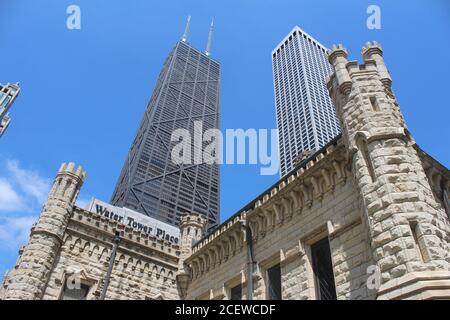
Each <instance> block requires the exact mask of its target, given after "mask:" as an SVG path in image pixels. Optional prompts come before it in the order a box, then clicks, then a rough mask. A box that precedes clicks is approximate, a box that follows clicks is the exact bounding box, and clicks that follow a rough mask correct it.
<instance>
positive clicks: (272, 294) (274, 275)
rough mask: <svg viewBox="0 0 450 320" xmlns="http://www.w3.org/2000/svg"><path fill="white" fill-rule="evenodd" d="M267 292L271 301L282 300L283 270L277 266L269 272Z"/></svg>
mask: <svg viewBox="0 0 450 320" xmlns="http://www.w3.org/2000/svg"><path fill="white" fill-rule="evenodd" d="M267 282H268V283H267V284H268V286H267V291H268V293H269V294H268V298H269V299H270V300H282V297H281V268H280V265H279V264H277V265H276V266H273V267H272V268H270V269H268V270H267Z"/></svg>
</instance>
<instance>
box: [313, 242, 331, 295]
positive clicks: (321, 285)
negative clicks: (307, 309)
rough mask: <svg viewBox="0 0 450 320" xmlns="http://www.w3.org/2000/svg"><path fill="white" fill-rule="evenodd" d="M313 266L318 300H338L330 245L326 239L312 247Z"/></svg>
mask: <svg viewBox="0 0 450 320" xmlns="http://www.w3.org/2000/svg"><path fill="white" fill-rule="evenodd" d="M311 256H312V265H313V271H314V278H315V284H316V294H317V299H318V300H336V287H335V284H334V274H333V264H332V262H331V251H330V243H329V242H328V238H324V239H322V240H320V241H318V242H316V243H315V244H313V245H312V246H311Z"/></svg>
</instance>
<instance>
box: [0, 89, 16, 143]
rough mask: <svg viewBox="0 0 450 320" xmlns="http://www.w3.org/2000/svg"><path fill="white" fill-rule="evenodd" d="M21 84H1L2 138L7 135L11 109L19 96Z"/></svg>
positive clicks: (0, 128) (0, 119)
mask: <svg viewBox="0 0 450 320" xmlns="http://www.w3.org/2000/svg"><path fill="white" fill-rule="evenodd" d="M19 92H20V88H19V84H18V83H16V84H9V83H8V84H6V85H2V84H0V137H1V136H2V135H3V134H4V133H5V131H6V129H7V128H8V126H9V123H10V122H11V117H10V116H9V113H8V111H9V108H11V105H12V104H13V102H14V100H15V99H16V97H17V96H18V95H19Z"/></svg>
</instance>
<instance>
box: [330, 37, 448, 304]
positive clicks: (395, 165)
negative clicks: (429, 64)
mask: <svg viewBox="0 0 450 320" xmlns="http://www.w3.org/2000/svg"><path fill="white" fill-rule="evenodd" d="M362 55H363V58H364V64H362V65H359V64H358V62H356V61H350V62H349V61H348V60H347V51H346V50H345V48H343V47H342V46H333V49H332V51H331V52H330V53H329V57H328V58H329V61H330V63H331V64H332V65H333V66H334V69H335V72H334V73H333V74H332V75H331V76H330V77H329V79H328V82H327V86H328V90H329V92H330V96H331V97H332V100H333V102H334V105H335V107H336V111H337V114H338V117H339V119H340V122H341V126H342V136H343V140H344V143H345V145H346V149H347V158H348V162H349V165H350V166H351V168H352V171H353V173H354V177H355V181H356V184H357V187H358V189H359V193H360V196H361V198H362V202H363V208H365V209H364V210H363V211H364V212H363V219H364V220H365V224H366V225H367V226H368V228H369V234H370V238H371V248H372V252H373V257H374V260H375V261H376V263H377V266H378V268H379V270H380V271H381V287H380V288H378V291H377V295H378V298H380V299H384V298H402V297H412V296H413V297H416V298H432V297H435V296H439V297H450V289H449V288H450V265H449V261H450V258H449V252H450V250H449V243H448V239H449V234H450V227H449V222H448V219H447V217H446V215H445V212H444V211H443V210H441V209H440V206H439V205H438V204H437V202H436V200H435V198H434V196H433V193H432V190H431V187H430V184H429V181H428V180H427V177H426V175H425V172H424V169H423V166H422V163H421V161H420V159H419V157H418V155H417V152H416V150H415V148H414V147H413V145H414V144H415V142H414V140H413V139H412V137H411V136H410V135H409V132H408V130H407V128H406V125H405V122H404V119H403V116H402V114H401V112H400V109H399V106H398V104H397V101H396V98H395V96H394V95H393V93H392V91H391V83H392V81H391V77H390V75H389V72H388V70H387V68H386V66H385V64H384V60H383V55H382V49H381V47H380V45H379V44H378V43H376V42H373V43H368V44H367V45H366V46H365V47H364V48H363V51H362Z"/></svg>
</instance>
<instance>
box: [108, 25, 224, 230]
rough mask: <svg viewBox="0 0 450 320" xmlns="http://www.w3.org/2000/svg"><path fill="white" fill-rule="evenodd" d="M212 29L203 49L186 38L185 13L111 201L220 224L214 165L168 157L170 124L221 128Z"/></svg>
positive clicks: (174, 218) (163, 217)
mask: <svg viewBox="0 0 450 320" xmlns="http://www.w3.org/2000/svg"><path fill="white" fill-rule="evenodd" d="M212 29H213V25H212V24H211V29H210V32H209V36H208V45H207V47H206V51H205V52H201V51H199V50H197V49H195V48H194V47H192V46H191V45H190V44H189V43H188V41H187V36H188V32H189V19H188V23H187V25H186V30H185V32H184V35H183V37H182V39H181V40H180V41H178V42H177V43H176V45H175V47H174V48H173V49H172V51H171V52H170V54H169V56H168V58H167V59H166V61H165V63H164V65H163V68H162V71H161V73H160V75H159V78H158V81H157V83H156V86H155V88H154V91H153V94H152V96H151V98H150V101H149V103H148V105H147V109H146V111H145V114H144V117H143V119H142V121H141V124H140V126H139V128H138V130H137V133H136V136H135V138H134V141H133V143H132V145H131V148H130V150H129V153H128V157H127V159H126V161H125V164H124V166H123V169H122V172H121V174H120V176H119V180H118V182H117V185H116V188H115V190H114V193H113V196H112V200H111V202H112V204H113V205H116V206H122V207H127V208H129V209H132V210H136V211H138V212H141V213H143V214H145V215H148V216H151V217H153V218H156V219H159V220H160V221H162V222H166V223H169V224H173V225H176V226H178V224H179V221H180V216H181V215H183V214H185V213H186V212H196V213H199V214H202V215H204V216H205V217H207V221H208V227H209V228H212V227H214V226H216V225H218V223H219V167H218V165H217V164H205V163H203V164H195V161H192V164H180V165H178V164H175V163H174V162H173V161H172V159H171V152H172V149H173V147H174V146H175V145H176V144H178V143H179V141H174V142H172V141H171V134H172V132H173V131H174V130H176V129H187V130H189V132H190V133H191V137H194V122H197V121H201V122H202V127H203V128H202V131H203V132H205V131H206V130H208V129H212V128H219V95H220V65H219V63H218V62H217V61H215V60H214V59H212V58H211V57H210V49H211V36H212ZM195 128H196V130H197V131H198V126H195ZM204 144H205V143H204ZM192 146H194V138H192ZM192 150H193V151H192V154H194V153H195V151H194V149H192Z"/></svg>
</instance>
